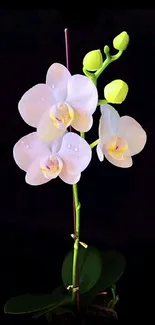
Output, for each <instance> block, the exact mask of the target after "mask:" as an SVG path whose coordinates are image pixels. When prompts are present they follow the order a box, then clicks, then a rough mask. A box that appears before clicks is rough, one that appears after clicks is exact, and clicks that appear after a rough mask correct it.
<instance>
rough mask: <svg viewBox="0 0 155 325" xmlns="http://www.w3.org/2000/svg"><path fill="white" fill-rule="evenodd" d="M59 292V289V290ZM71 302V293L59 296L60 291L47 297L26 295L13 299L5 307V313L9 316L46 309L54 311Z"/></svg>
mask: <svg viewBox="0 0 155 325" xmlns="http://www.w3.org/2000/svg"><path fill="white" fill-rule="evenodd" d="M57 290H58V289H57ZM70 300H71V295H70V294H69V292H67V293H66V294H64V295H63V294H62V293H61V294H60V293H59V294H58V291H56V292H55V291H53V293H52V294H47V295H31V294H25V295H22V296H17V297H14V298H11V299H10V300H8V301H7V303H6V304H5V306H4V312H5V313H6V314H7V313H8V314H26V313H33V312H37V311H41V310H42V311H44V310H45V309H49V308H50V309H52V308H54V307H55V306H57V305H60V304H61V305H62V304H65V303H66V304H67V302H69V301H70Z"/></svg>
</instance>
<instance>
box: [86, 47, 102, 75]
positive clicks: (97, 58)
mask: <svg viewBox="0 0 155 325" xmlns="http://www.w3.org/2000/svg"><path fill="white" fill-rule="evenodd" d="M102 64H103V58H102V54H101V51H100V50H94V51H90V52H88V53H87V54H86V55H85V57H84V59H83V66H84V68H85V69H86V70H88V71H96V70H98V69H100V68H101V66H102Z"/></svg>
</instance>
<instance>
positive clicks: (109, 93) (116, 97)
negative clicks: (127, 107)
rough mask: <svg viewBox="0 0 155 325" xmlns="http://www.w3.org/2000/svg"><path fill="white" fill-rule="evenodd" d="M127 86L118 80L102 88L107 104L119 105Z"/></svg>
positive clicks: (125, 94)
mask: <svg viewBox="0 0 155 325" xmlns="http://www.w3.org/2000/svg"><path fill="white" fill-rule="evenodd" d="M128 90H129V88H128V85H127V83H126V82H124V81H123V80H120V79H116V80H113V81H112V82H110V83H109V84H108V85H106V86H105V88H104V97H105V99H106V100H107V101H108V103H112V104H121V103H122V102H123V101H124V100H125V98H126V96H127V93H128Z"/></svg>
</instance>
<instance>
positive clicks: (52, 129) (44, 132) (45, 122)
mask: <svg viewBox="0 0 155 325" xmlns="http://www.w3.org/2000/svg"><path fill="white" fill-rule="evenodd" d="M65 131H66V130H65V129H59V128H57V127H56V126H55V125H54V121H53V120H52V119H51V118H50V111H47V112H45V113H44V114H43V115H42V117H41V119H40V122H39V124H38V127H37V134H38V137H39V138H40V139H41V140H43V141H52V140H55V139H58V138H59V137H61V136H62V135H63V134H64V132H65Z"/></svg>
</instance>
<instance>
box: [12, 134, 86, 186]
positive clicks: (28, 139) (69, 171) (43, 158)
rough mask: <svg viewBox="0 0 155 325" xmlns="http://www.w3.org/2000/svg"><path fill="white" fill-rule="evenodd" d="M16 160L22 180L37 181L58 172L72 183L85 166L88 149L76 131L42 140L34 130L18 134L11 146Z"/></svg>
mask: <svg viewBox="0 0 155 325" xmlns="http://www.w3.org/2000/svg"><path fill="white" fill-rule="evenodd" d="M13 156H14V159H15V162H16V164H17V165H18V166H19V167H20V168H21V169H22V170H24V171H25V172H26V182H27V183H28V184H30V185H41V184H44V183H47V182H49V181H50V180H52V179H54V178H56V177H57V176H59V177H60V178H61V179H62V180H63V181H64V182H65V183H68V184H76V183H77V182H78V181H79V179H80V177H81V172H82V171H83V170H84V169H85V168H86V167H87V166H88V164H89V163H90V160H91V156H92V151H91V149H90V146H89V144H88V143H87V142H86V141H85V140H84V139H83V138H82V137H80V136H79V135H78V134H76V133H73V132H67V133H66V134H65V135H64V136H63V137H61V138H59V139H57V140H54V141H50V142H43V141H41V140H40V139H39V137H38V135H37V132H33V133H30V134H28V135H26V136H24V137H23V138H21V139H20V140H19V141H18V142H17V143H16V144H15V146H14V148H13Z"/></svg>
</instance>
